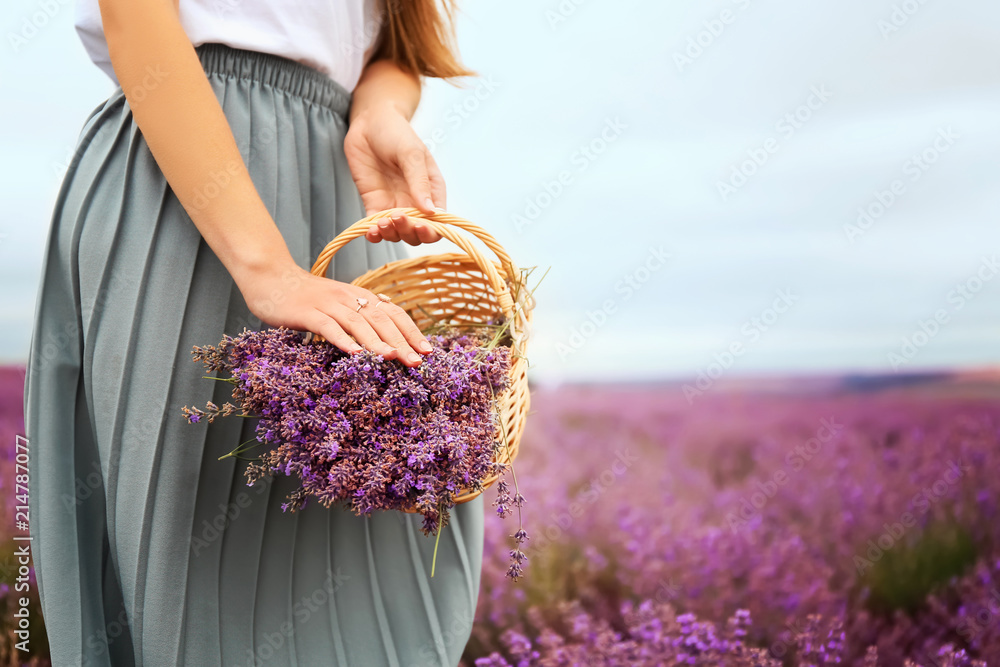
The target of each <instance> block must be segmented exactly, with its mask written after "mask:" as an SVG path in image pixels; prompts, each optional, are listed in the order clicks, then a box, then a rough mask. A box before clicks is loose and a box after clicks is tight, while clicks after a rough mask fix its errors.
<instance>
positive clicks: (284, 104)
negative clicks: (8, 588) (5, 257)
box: [25, 0, 483, 667]
mask: <svg viewBox="0 0 1000 667" xmlns="http://www.w3.org/2000/svg"><path fill="white" fill-rule="evenodd" d="M96 2H97V0H81V4H80V5H79V6H78V8H77V11H78V13H77V29H78V30H79V31H80V34H81V36H82V37H83V38H84V41H85V45H86V46H87V47H88V50H89V51H90V53H91V56H92V57H93V58H94V60H95V62H97V63H98V64H101V63H102V62H105V61H104V60H103V58H104V54H106V65H107V64H110V69H109V68H107V66H106V69H105V71H108V73H109V74H110V75H111V76H112V78H113V79H115V81H116V82H117V83H118V84H119V85H118V87H117V88H116V89H115V91H114V92H113V93H112V94H111V96H110V97H109V98H108V99H107V101H105V102H104V103H102V104H101V105H100V106H99V107H98V108H97V109H95V110H94V111H93V112H92V113H91V115H90V117H89V118H88V119H87V122H86V124H85V126H84V128H83V131H82V133H81V135H80V140H79V146H78V149H77V152H76V155H75V157H74V159H73V161H72V163H71V165H70V167H69V170H68V173H67V174H66V177H65V180H64V183H63V185H62V188H61V190H60V193H59V196H58V199H57V202H56V207H55V211H54V214H53V218H52V228H51V230H50V236H49V241H48V246H47V250H46V255H45V260H44V269H43V276H42V281H41V285H40V288H39V293H38V305H37V311H36V320H35V328H34V332H33V337H32V342H31V353H30V359H29V367H28V377H27V384H26V388H25V406H26V407H25V419H26V431H27V436H28V440H29V447H30V454H31V463H30V491H31V496H30V509H31V534H32V537H33V542H32V548H33V557H34V563H35V568H36V574H37V580H38V586H39V592H40V595H41V601H42V610H43V615H44V621H45V624H46V628H47V634H48V637H49V641H50V646H51V654H52V660H53V664H54V665H60V666H62V665H76V664H84V665H116V666H117V665H133V664H134V665H149V666H159V665H226V666H227V667H229V666H235V665H259V664H268V665H296V664H297V665H351V666H355V665H357V666H365V667H367V666H369V665H372V666H374V665H400V666H403V667H408V666H409V665H455V664H456V663H457V662H458V660H459V657H460V656H461V654H462V651H463V648H464V645H465V643H466V641H467V640H468V638H469V635H470V633H471V626H472V618H473V614H474V611H475V607H476V601H477V596H478V589H479V576H480V566H481V558H482V540H483V526H482V520H483V506H482V502H483V501H482V498H481V497H480V498H477V499H476V500H475V501H472V502H469V503H466V504H464V505H461V506H459V507H457V508H456V509H455V511H454V512H453V518H452V521H451V523H450V525H449V526H448V530H446V531H444V533H443V535H442V537H441V541H440V545H439V548H438V554H437V566H436V572H435V576H434V578H433V579H432V578H430V577H429V576H428V572H429V569H430V568H429V565H430V558H431V555H432V553H433V550H434V540H433V538H429V537H426V536H424V535H423V534H422V533H421V532H420V530H419V528H420V524H419V520H420V517H419V515H404V514H403V513H400V512H378V513H375V514H374V515H373V516H371V517H370V518H360V517H356V516H354V515H353V514H351V513H350V512H349V511H348V510H346V509H343V508H341V507H337V506H335V507H334V508H332V509H324V508H323V507H322V506H319V505H316V504H313V505H311V506H309V507H307V508H306V509H305V510H303V511H301V512H298V513H295V514H284V513H282V511H281V503H282V502H283V499H284V498H285V496H286V495H287V494H288V492H289V491H290V490H291V488H292V486H293V483H292V481H291V480H290V479H288V478H284V477H279V478H276V479H275V480H274V481H272V482H269V483H267V484H265V483H258V485H256V486H254V487H247V486H246V485H245V483H244V482H243V481H242V478H243V469H244V465H245V462H244V463H240V462H236V461H234V460H233V459H231V458H230V459H226V460H225V461H219V460H218V457H219V456H221V455H222V454H225V453H227V452H229V451H231V450H232V449H233V448H234V447H235V446H236V445H237V444H238V443H241V442H244V441H247V440H249V439H251V438H253V437H254V432H253V420H247V419H244V420H239V419H224V420H218V421H216V422H214V423H212V424H209V425H199V426H192V425H189V424H187V423H186V421H185V420H184V419H183V416H182V413H181V408H182V406H184V405H203V404H204V403H205V402H206V401H207V400H212V401H214V402H216V403H217V404H220V405H221V404H222V403H223V402H224V401H225V400H226V398H227V396H228V392H227V391H226V389H225V387H226V386H227V385H225V384H224V383H213V382H210V381H208V380H205V379H203V378H202V375H203V368H201V365H200V364H198V363H195V362H193V361H192V360H191V357H190V351H191V348H192V346H194V345H204V344H210V343H213V342H217V341H218V340H220V339H221V338H222V335H223V334H224V333H228V334H233V335H234V334H236V333H238V332H239V331H242V330H243V328H244V327H250V328H259V327H261V326H264V325H270V326H286V327H290V328H293V329H297V330H301V331H312V332H314V333H317V334H320V335H322V336H324V337H325V338H326V339H327V340H329V341H331V342H332V343H333V344H334V345H337V346H338V347H339V348H341V349H343V350H345V351H348V352H351V353H354V352H357V351H360V349H361V347H360V346H364V347H366V348H368V349H371V350H375V351H377V352H380V353H382V354H384V355H385V356H387V357H390V358H398V359H399V360H400V361H401V363H404V364H406V365H408V366H415V365H418V364H419V363H420V359H421V357H420V354H426V353H428V352H429V351H430V347H429V346H428V345H427V341H426V339H425V338H424V337H423V336H422V335H421V334H420V332H419V331H418V330H417V328H416V326H415V325H414V323H413V322H412V320H410V319H409V317H408V316H407V315H406V314H405V313H404V312H403V311H402V310H401V309H400V308H398V307H396V306H394V305H393V304H391V303H381V304H380V307H376V306H375V305H371V304H379V301H378V300H377V298H376V295H374V294H372V293H371V292H369V291H367V290H364V289H360V288H357V287H353V286H351V285H349V284H347V283H348V282H349V281H350V280H352V279H354V278H355V277H357V276H358V275H360V274H361V273H363V272H365V271H366V270H368V269H370V268H374V267H376V266H380V265H382V264H384V263H386V262H388V261H391V260H395V259H399V258H402V257H405V256H406V255H405V253H403V252H402V247H401V246H400V244H399V243H396V242H399V241H403V242H406V243H408V244H410V245H417V244H420V243H430V242H434V241H437V240H439V238H440V237H439V236H438V234H437V233H435V232H434V231H433V230H431V229H430V228H429V227H427V226H426V225H423V224H421V223H420V221H419V220H414V219H407V218H406V217H398V216H397V217H395V218H393V219H392V220H391V222H390V221H387V222H386V224H385V225H384V226H382V227H377V226H373V228H372V229H371V230H369V232H368V234H367V236H366V240H367V242H365V240H362V239H357V240H355V241H352V242H351V243H349V244H348V245H347V246H345V247H344V248H343V249H341V250H340V251H339V252H338V253H337V255H336V256H335V258H334V261H333V264H332V269H331V271H330V277H328V278H323V277H316V276H312V275H311V274H310V273H309V271H308V269H309V268H310V267H311V265H312V262H313V260H314V259H315V257H316V255H317V254H318V253H319V251H320V250H321V249H322V248H323V246H325V245H326V243H327V242H328V241H329V240H331V239H332V238H334V237H335V236H336V235H337V234H338V233H339V232H340V231H342V230H343V229H345V228H346V227H347V226H349V225H350V224H352V223H353V222H355V221H357V220H358V219H361V218H362V217H364V216H365V215H368V214H371V213H374V212H376V211H379V210H383V209H386V208H395V207H409V206H415V207H417V208H419V209H420V210H422V211H424V212H431V211H433V210H434V209H435V208H437V207H442V208H443V207H444V206H445V188H444V183H443V181H442V177H441V174H440V172H439V171H438V169H437V166H436V165H435V163H434V160H433V158H432V157H431V156H430V154H429V152H428V151H427V149H426V147H425V146H424V145H423V143H422V142H421V141H420V140H419V139H418V138H417V136H416V135H415V134H414V132H413V130H412V128H411V126H410V123H409V120H410V118H411V116H412V114H413V112H414V111H415V109H416V106H417V104H418V101H419V97H420V82H421V80H420V77H421V76H435V77H442V78H450V77H457V76H464V75H467V74H471V72H469V71H467V70H465V69H463V68H462V67H461V66H460V65H459V64H458V63H457V61H456V60H455V57H454V56H453V55H452V52H451V51H450V50H449V46H448V44H449V42H448V39H447V37H448V34H449V33H448V30H447V29H446V28H447V25H448V24H447V23H446V19H447V18H449V16H448V15H447V14H450V10H446V13H445V14H439V12H438V10H437V9H436V5H435V3H434V2H433V1H432V0H398V1H397V0H393V1H392V4H391V6H389V7H375V6H374V5H372V4H366V3H365V2H364V0H341V1H340V2H330V3H318V2H316V3H305V4H302V5H296V4H295V3H288V4H287V5H286V4H282V5H280V13H277V10H275V9H274V7H278V6H279V5H278V4H277V3H267V2H265V1H264V0H232V1H229V0H226V1H223V0H183V2H182V3H181V5H180V6H178V5H177V4H175V3H174V2H171V0H149V1H147V2H134V1H132V0H100V5H99V6H97V4H96ZM369 2H370V0H369ZM375 19H377V20H375ZM383 240H384V241H387V242H390V243H380V242H381V241H383ZM359 298H361V299H367V301H368V304H364V301H359V300H358V299H359ZM202 426H206V427H202Z"/></svg>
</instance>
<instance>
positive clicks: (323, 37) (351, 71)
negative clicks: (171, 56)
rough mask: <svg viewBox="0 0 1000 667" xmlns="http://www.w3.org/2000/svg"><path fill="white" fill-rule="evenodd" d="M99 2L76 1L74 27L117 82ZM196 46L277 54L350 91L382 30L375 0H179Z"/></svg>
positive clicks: (185, 29) (85, 46) (186, 24)
mask: <svg viewBox="0 0 1000 667" xmlns="http://www.w3.org/2000/svg"><path fill="white" fill-rule="evenodd" d="M97 2H98V0H77V2H76V16H75V19H74V26H75V27H76V31H77V34H78V35H79V36H80V40H81V41H82V42H83V46H84V49H86V51H87V54H88V55H89V56H90V59H91V60H93V61H94V63H96V64H97V66H98V67H100V68H101V69H102V70H104V72H105V73H106V74H107V75H108V76H110V77H111V80H112V81H114V82H115V84H116V85H117V84H118V78H117V77H116V76H115V72H114V69H112V67H111V59H110V58H109V57H108V45H107V42H106V41H105V39H104V28H103V26H102V24H101V11H100V8H99V7H98V4H97ZM180 18H181V26H182V27H183V28H184V32H186V33H187V36H188V38H189V39H190V40H191V43H192V44H193V45H194V46H198V45H200V44H204V43H206V42H221V43H222V44H227V45H229V46H231V47H234V48H237V49H249V50H252V51H261V52H264V53H273V54H275V55H279V56H284V57H285V58H290V59H292V60H295V61H298V62H300V63H302V64H304V65H308V66H310V67H313V68H315V69H317V70H319V71H320V72H323V73H324V74H326V75H327V76H329V77H330V78H331V79H333V80H334V81H336V82H337V83H339V84H340V85H342V86H343V87H344V88H346V89H347V91H348V92H353V90H354V87H355V86H356V85H357V83H358V79H359V78H361V70H362V68H363V67H364V65H365V64H366V63H367V62H368V59H369V57H370V56H371V52H372V50H373V47H374V43H375V40H376V39H377V38H378V33H379V30H380V28H381V16H380V11H379V7H378V6H376V1H375V0H312V1H311V2H301V1H300V2H277V1H276V0H180Z"/></svg>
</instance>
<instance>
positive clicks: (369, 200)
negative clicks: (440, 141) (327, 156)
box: [344, 59, 446, 245]
mask: <svg viewBox="0 0 1000 667" xmlns="http://www.w3.org/2000/svg"><path fill="white" fill-rule="evenodd" d="M419 103H420V78H419V77H418V76H417V75H415V74H410V73H408V72H405V71H403V69H402V68H400V67H399V66H398V65H397V64H395V63H394V62H392V61H391V60H385V59H383V60H376V61H374V62H370V63H368V65H367V66H366V67H365V69H364V71H363V72H362V73H361V78H360V79H359V80H358V85H357V86H356V87H355V89H354V95H353V100H352V103H351V112H350V129H349V130H348V133H347V138H346V139H345V141H344V152H345V154H346V155H347V162H348V164H349V165H350V167H351V173H352V174H353V175H354V181H355V183H357V185H358V190H359V191H360V192H361V198H362V200H363V201H364V203H365V210H366V211H367V215H371V214H372V213H375V212H376V211H382V210H385V209H388V208H403V207H411V206H412V207H414V208H417V209H420V210H421V211H423V212H424V213H433V212H434V209H435V208H436V207H440V208H441V209H444V208H445V206H446V202H445V196H446V193H445V187H444V178H443V177H442V175H441V171H440V169H438V166H437V163H436V162H435V161H434V158H433V156H431V154H430V151H429V150H427V146H426V145H424V142H423V141H421V139H420V137H418V136H417V135H416V133H415V132H414V131H413V127H412V126H411V125H410V119H411V118H413V114H414V112H415V111H416V109H417V105H418V104H419ZM366 238H367V239H368V240H369V241H371V242H373V243H378V242H379V241H381V240H382V239H385V240H386V241H405V242H406V243H409V244H410V245H419V244H420V243H434V242H435V241H440V240H441V235H440V234H438V233H437V232H435V231H434V230H433V229H431V228H430V227H428V226H427V225H425V224H423V223H421V222H420V221H419V220H410V219H409V218H407V217H406V216H395V217H393V218H391V221H390V220H384V221H382V223H381V226H379V225H372V227H371V229H369V230H368V234H367V235H366Z"/></svg>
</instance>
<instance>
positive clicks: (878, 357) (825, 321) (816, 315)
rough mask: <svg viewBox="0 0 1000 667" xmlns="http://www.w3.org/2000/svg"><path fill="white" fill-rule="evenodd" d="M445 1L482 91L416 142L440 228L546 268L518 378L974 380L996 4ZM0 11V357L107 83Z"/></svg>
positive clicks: (19, 8) (997, 64)
mask: <svg viewBox="0 0 1000 667" xmlns="http://www.w3.org/2000/svg"><path fill="white" fill-rule="evenodd" d="M45 6H48V7H49V8H50V11H51V12H52V16H51V17H48V16H47V15H46V16H45V17H44V21H41V20H39V16H40V15H39V14H38V12H40V11H43V10H42V8H43V7H45ZM460 7H461V13H460V15H459V19H458V22H457V34H458V45H459V50H460V53H461V56H462V59H463V61H464V63H465V64H466V65H467V66H469V67H471V68H472V69H474V70H476V71H477V72H479V73H480V75H481V76H480V77H479V78H478V79H473V80H469V81H466V82H465V83H464V84H463V87H457V86H454V85H451V84H449V83H447V82H443V81H431V82H429V83H428V84H427V86H426V88H425V90H424V94H423V98H422V101H421V105H420V108H419V109H418V111H417V114H416V116H415V117H414V119H413V125H414V128H415V129H416V131H417V133H418V134H419V135H420V136H421V138H423V139H424V141H425V142H426V143H427V144H428V146H429V147H430V149H431V151H432V153H433V154H434V156H435V158H436V159H437V161H438V163H439V165H440V166H441V169H442V172H443V173H444V176H445V179H446V182H447V186H448V210H449V211H450V212H452V213H455V214H457V215H460V216H462V217H465V218H467V219H469V220H472V221H473V222H476V223H478V224H480V225H482V226H483V227H485V228H487V229H488V230H490V231H491V233H493V235H494V236H495V237H496V238H497V239H498V240H499V241H500V242H501V243H502V244H503V246H504V247H505V248H506V249H507V250H508V252H509V253H510V255H511V256H512V257H513V259H514V261H515V262H516V263H517V264H518V265H520V266H522V267H531V266H535V267H538V268H537V269H536V270H535V271H534V272H533V274H532V280H533V281H534V280H537V279H538V278H539V277H541V275H542V274H543V273H545V272H546V270H547V273H546V275H545V278H544V280H543V281H542V282H541V284H540V285H539V286H538V287H537V290H536V292H535V296H536V304H537V305H536V307H535V309H534V310H533V313H532V314H533V322H532V329H531V332H530V335H531V337H530V342H529V344H528V357H529V360H530V362H531V370H530V371H529V375H530V376H531V377H533V378H534V379H535V380H537V381H542V382H561V381H568V380H656V379H680V378H691V377H697V376H699V375H701V376H708V377H712V378H716V377H719V376H721V375H723V374H727V375H732V376H740V375H757V374H810V373H845V372H851V373H853V372H864V373H902V372H909V371H922V370H929V369H934V370H938V369H973V368H981V367H987V366H992V367H995V366H997V364H998V361H1000V307H998V305H1000V264H998V258H1000V224H998V220H1000V216H998V214H1000V188H998V187H997V183H998V181H1000V123H997V118H1000V5H998V4H997V3H990V2H987V1H986V0H953V1H952V2H948V3H945V2H940V1H939V0H922V1H921V0H905V1H903V2H900V1H897V0H844V1H842V2H838V3H796V2H791V1H790V0H783V1H779V0H719V1H714V2H682V1H676V2H652V1H647V2H638V1H634V0H623V1H619V2H615V3H610V2H596V1H595V0H562V1H561V2H558V1H555V0H548V1H543V2H537V1H536V2H526V1H521V0H511V1H508V2H505V3H476V4H474V3H470V2H464V3H460ZM2 12H3V13H2V14H0V27H2V29H3V34H4V39H3V42H2V43H0V85H2V86H3V90H4V94H5V96H6V99H7V100H17V102H18V103H16V104H10V103H8V104H4V105H0V127H2V128H4V129H3V130H2V152H0V155H2V156H3V158H4V159H3V160H0V198H2V201H3V203H4V206H3V208H2V213H0V282H2V286H3V289H2V292H0V293H2V298H3V301H2V302H0V363H4V362H6V363H23V361H24V359H25V358H26V356H27V345H28V339H29V335H30V328H31V320H32V316H33V312H34V305H35V304H34V301H35V293H36V290H37V281H38V275H39V272H40V267H41V257H42V251H43V248H44V243H45V238H46V234H47V229H48V224H49V217H50V215H51V211H52V206H53V203H54V200H55V196H56V192H57V189H58V187H59V184H60V180H61V178H62V176H63V174H64V173H65V168H66V165H67V163H68V157H69V155H70V154H71V153H72V151H73V148H74V146H75V142H76V139H77V137H78V134H79V131H80V128H81V127H82V125H83V122H84V120H85V118H86V116H87V115H88V114H89V112H90V111H91V110H92V109H93V108H95V107H96V106H98V105H99V104H100V103H101V102H102V101H103V99H105V98H106V97H107V96H108V95H109V94H110V92H111V82H110V80H109V79H108V78H107V77H106V75H104V74H103V72H101V71H100V70H99V69H98V68H97V67H96V66H95V65H93V64H92V63H91V62H90V61H89V60H87V57H86V55H85V53H84V51H83V48H82V45H81V44H80V42H79V39H78V38H77V36H76V34H75V32H74V30H73V25H72V24H73V4H72V2H71V1H69V0H67V2H59V0H53V2H52V3H50V4H49V5H45V4H44V3H41V2H39V1H38V0H36V1H35V2H24V1H22V0H15V1H13V2H11V1H10V0H8V2H6V3H5V4H4V7H3V10H2ZM26 21H27V22H28V23H25V22H26ZM32 21H34V24H33V23H32ZM35 24H43V25H40V26H35ZM32 27H36V28H37V29H36V30H35V31H34V32H33V33H32V31H31V28H32ZM26 30H27V31H28V33H31V35H30V37H29V38H27V39H25V40H24V42H21V41H20V40H13V41H14V42H18V43H17V44H16V45H15V44H13V43H12V40H11V37H10V36H11V34H18V35H24V34H26V33H25V31H26ZM454 249H455V248H454V246H452V245H451V244H450V242H448V241H442V242H440V243H437V244H430V245H425V246H421V247H419V248H411V249H410V252H411V253H413V254H417V253H425V252H426V253H437V252H452V251H454ZM529 286H533V282H532V283H529Z"/></svg>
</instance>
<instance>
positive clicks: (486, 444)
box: [183, 328, 525, 562]
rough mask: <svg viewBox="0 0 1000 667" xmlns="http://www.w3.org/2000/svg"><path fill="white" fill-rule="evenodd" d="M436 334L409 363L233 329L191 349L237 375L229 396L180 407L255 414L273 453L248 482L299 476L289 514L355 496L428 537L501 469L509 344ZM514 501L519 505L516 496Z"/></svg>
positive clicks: (203, 413) (252, 467)
mask: <svg viewBox="0 0 1000 667" xmlns="http://www.w3.org/2000/svg"><path fill="white" fill-rule="evenodd" d="M428 339H429V340H430V341H431V343H432V345H433V346H434V350H433V351H432V352H431V353H430V354H428V355H427V356H426V357H425V358H424V360H423V363H422V364H421V365H420V366H419V367H416V368H408V367H406V366H403V365H402V364H400V363H399V362H397V361H395V360H386V359H383V358H382V357H381V356H380V355H377V354H374V353H372V352H368V351H367V350H366V351H363V352H360V353H357V354H353V355H348V354H347V353H344V352H342V351H341V350H340V349H338V348H336V347H335V346H333V345H330V344H329V343H306V342H304V340H303V338H302V336H301V335H300V334H298V333H297V332H295V331H292V330H290V329H286V328H278V329H267V330H264V331H249V330H246V331H244V332H243V333H242V334H240V335H239V336H237V337H235V338H234V337H230V336H228V335H227V336H225V337H224V338H223V340H222V341H221V342H220V344H219V345H218V346H215V347H213V346H205V347H196V348H195V349H194V352H193V356H194V358H195V360H200V361H202V362H203V363H204V364H205V366H206V367H208V368H209V369H210V370H215V371H224V372H228V373H229V374H230V376H231V377H230V378H227V381H228V382H230V383H231V384H232V385H233V403H226V404H224V405H223V407H222V408H219V407H218V406H216V405H215V404H214V403H211V402H209V403H208V405H207V406H206V409H204V410H202V409H199V408H187V407H185V408H184V409H183V412H184V415H185V417H186V418H187V419H188V421H189V422H191V423H198V422H200V421H201V420H202V419H203V418H207V420H208V421H209V422H211V421H212V420H213V419H215V417H218V416H225V415H229V414H233V413H234V412H235V411H237V410H238V409H242V411H243V412H242V415H243V416H255V417H259V421H258V423H257V426H256V433H257V440H258V441H259V442H261V443H266V444H268V445H271V448H270V449H269V450H268V451H267V452H265V453H264V454H263V455H262V456H261V457H259V458H258V459H256V460H254V461H253V462H252V463H250V464H249V465H248V467H247V468H246V477H247V481H248V484H253V483H255V482H256V481H257V480H259V479H260V478H262V477H264V476H267V475H271V474H282V475H287V476H296V477H298V479H299V480H300V481H301V487H299V488H298V489H297V490H296V491H295V492H294V493H292V494H291V495H289V497H288V498H287V499H286V502H285V503H284V504H283V505H282V509H283V510H285V511H292V512H294V511H296V510H298V509H301V508H303V507H304V506H305V504H306V502H307V501H308V500H309V499H310V498H314V499H316V500H317V501H318V502H319V503H320V504H322V505H323V506H325V507H330V506H331V505H332V504H334V503H339V502H343V503H347V504H348V505H349V506H350V507H351V509H352V510H353V511H354V512H355V513H356V514H359V515H369V514H371V513H372V512H374V511H376V510H399V509H403V508H416V509H417V511H419V512H420V513H421V514H422V516H423V525H422V530H423V532H424V533H426V534H435V533H436V532H437V530H438V527H439V526H446V525H447V523H448V509H449V508H450V507H453V506H454V497H455V496H456V495H457V494H458V493H459V491H461V490H462V489H473V490H482V482H483V480H484V479H485V478H486V477H488V476H489V475H490V474H491V473H492V472H493V471H494V470H495V466H496V464H495V462H494V454H495V452H496V451H497V450H498V448H499V447H500V443H499V442H497V434H496V431H497V424H498V420H497V418H496V416H495V414H494V412H495V405H496V397H498V396H501V395H502V394H503V392H504V391H505V390H506V389H507V388H508V386H509V382H510V380H509V376H508V373H509V369H510V363H511V358H510V353H511V350H510V348H509V347H506V346H504V345H495V346H493V347H492V348H491V349H490V350H489V351H488V352H485V351H484V347H483V346H484V345H485V344H486V343H487V342H488V341H489V334H488V333H486V332H485V331H475V330H473V331H467V330H463V331H461V332H460V331H457V330H448V331H445V332H444V333H441V334H435V335H431V336H428ZM234 403H235V405H234ZM237 405H238V406H239V408H237ZM501 485H502V486H503V488H506V484H505V482H503V481H502V480H501V481H500V482H498V487H500V486H501ZM505 493H506V492H505ZM504 502H505V503H507V504H509V503H510V500H509V499H508V500H505V501H504ZM516 502H517V503H520V502H523V498H521V496H520V494H518V495H517V496H516ZM505 514H506V512H500V515H501V516H504V515H505ZM523 560H525V559H521V561H519V562H523Z"/></svg>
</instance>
